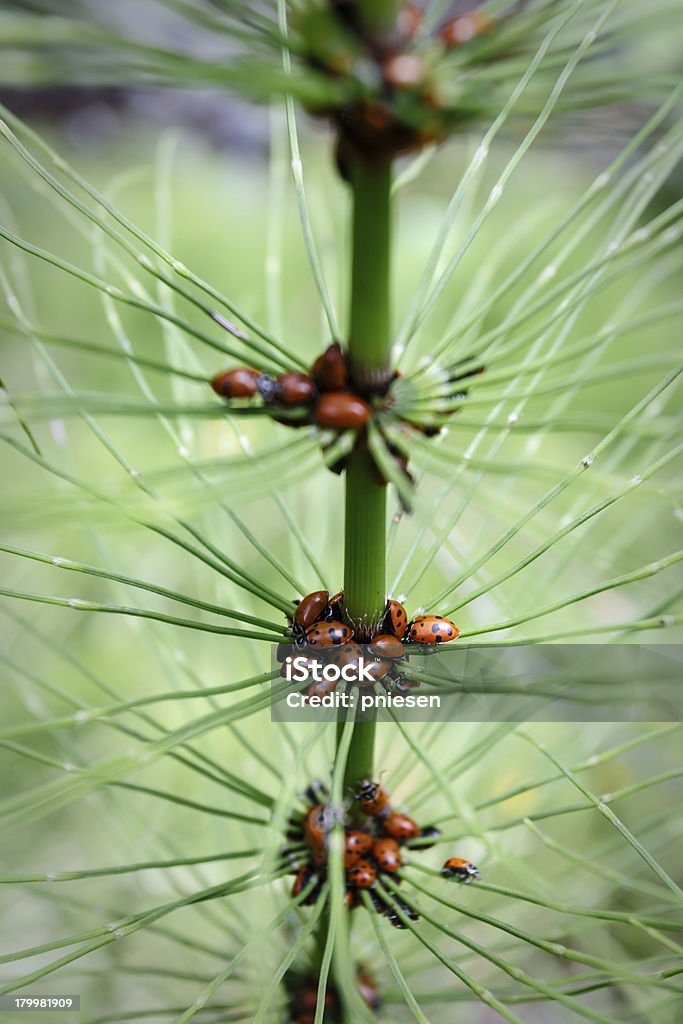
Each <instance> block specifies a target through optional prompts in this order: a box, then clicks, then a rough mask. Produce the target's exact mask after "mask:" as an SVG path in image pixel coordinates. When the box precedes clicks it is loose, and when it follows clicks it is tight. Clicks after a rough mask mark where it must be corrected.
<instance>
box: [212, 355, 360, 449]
mask: <svg viewBox="0 0 683 1024" xmlns="http://www.w3.org/2000/svg"><path fill="white" fill-rule="evenodd" d="M211 386H212V388H213V389H214V391H215V392H216V394H218V395H220V396H221V398H226V399H228V400H232V399H236V398H237V399H245V398H246V399H252V398H255V397H256V396H260V398H261V400H262V401H263V403H264V404H265V405H267V406H269V407H270V408H271V409H272V410H273V414H274V415H273V418H274V419H276V420H277V421H278V422H280V423H286V424H288V425H289V426H292V427H302V426H306V424H308V423H316V424H317V425H318V426H319V427H327V428H331V429H332V430H360V428H361V427H364V426H365V425H366V424H367V423H369V421H370V418H371V417H372V409H371V407H370V405H369V404H368V402H367V401H365V398H362V397H361V396H360V395H359V394H356V393H355V392H354V391H353V390H352V389H351V388H350V387H349V371H348V366H347V361H346V356H345V355H344V352H343V350H342V347H341V345H340V344H339V342H338V341H334V342H332V344H331V345H328V347H327V348H326V349H325V351H324V352H323V353H322V355H320V356H318V358H317V359H316V360H315V362H314V363H313V365H312V366H311V371H310V373H299V372H291V373H281V374H280V375H279V377H270V376H268V374H265V373H261V372H260V371H259V370H253V369H250V368H249V367H247V366H239V367H237V368H236V369H234V370H227V371H226V372H224V373H219V374H217V375H216V376H215V377H214V378H213V380H212V381H211Z"/></svg>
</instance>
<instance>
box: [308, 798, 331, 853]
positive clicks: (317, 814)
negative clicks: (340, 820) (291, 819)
mask: <svg viewBox="0 0 683 1024" xmlns="http://www.w3.org/2000/svg"><path fill="white" fill-rule="evenodd" d="M328 821H329V818H328V813H327V807H326V806H325V804H314V806H313V807H309V809H308V810H307V811H306V813H305V815H304V817H303V821H302V822H301V828H302V831H303V834H304V839H305V840H306V845H307V846H308V848H309V850H310V851H311V855H312V857H313V863H314V864H315V865H316V866H317V865H320V864H322V863H323V862H324V860H325V858H326V856H327V832H328Z"/></svg>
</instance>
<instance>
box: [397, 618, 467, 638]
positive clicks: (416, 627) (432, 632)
mask: <svg viewBox="0 0 683 1024" xmlns="http://www.w3.org/2000/svg"><path fill="white" fill-rule="evenodd" d="M459 636H460V630H459V629H458V627H457V626H456V625H455V623H454V622H451V620H450V619H444V617H443V615H418V617H417V618H416V619H413V621H412V622H411V623H410V624H409V626H408V633H407V638H408V639H409V640H410V642H411V643H414V644H446V643H448V642H449V641H450V640H455V639H456V638H457V637H459Z"/></svg>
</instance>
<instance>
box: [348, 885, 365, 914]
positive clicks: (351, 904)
mask: <svg viewBox="0 0 683 1024" xmlns="http://www.w3.org/2000/svg"><path fill="white" fill-rule="evenodd" d="M362 902H363V901H362V899H361V898H360V893H359V892H358V890H357V889H347V890H346V892H345V893H344V906H345V907H346V909H347V910H355V909H356V907H359V906H360V905H361V903H362Z"/></svg>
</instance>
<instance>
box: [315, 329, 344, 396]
mask: <svg viewBox="0 0 683 1024" xmlns="http://www.w3.org/2000/svg"><path fill="white" fill-rule="evenodd" d="M311 375H312V377H313V379H314V381H315V382H316V384H317V385H318V387H319V388H320V390H321V391H341V390H342V389H343V388H345V387H346V384H347V381H348V371H347V368H346V359H345V358H344V353H343V351H342V347H341V345H340V344H339V342H338V341H333V342H332V344H331V345H328V347H327V348H326V349H325V351H324V352H323V354H322V355H320V356H318V358H317V359H316V361H315V362H314V363H313V366H312V367H311Z"/></svg>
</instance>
